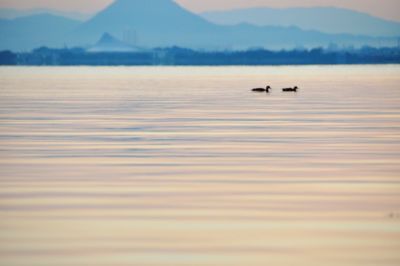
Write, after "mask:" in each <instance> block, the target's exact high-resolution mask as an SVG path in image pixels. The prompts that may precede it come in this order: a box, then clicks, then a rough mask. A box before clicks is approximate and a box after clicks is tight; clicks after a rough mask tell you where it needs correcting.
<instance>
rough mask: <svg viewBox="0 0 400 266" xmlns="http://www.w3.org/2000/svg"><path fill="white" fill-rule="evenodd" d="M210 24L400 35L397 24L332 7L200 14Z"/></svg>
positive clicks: (238, 10) (250, 9) (262, 9)
mask: <svg viewBox="0 0 400 266" xmlns="http://www.w3.org/2000/svg"><path fill="white" fill-rule="evenodd" d="M201 15H202V17H204V18H205V19H207V20H209V21H210V22H213V23H217V24H223V25H235V24H240V23H250V24H253V25H258V26H270V25H274V26H284V27H288V26H296V27H299V28H301V29H304V30H317V31H321V32H325V33H331V34H338V33H348V34H356V35H370V36H376V37H378V36H395V37H396V36H400V23H399V22H395V21H389V20H385V19H381V18H377V17H374V16H371V15H368V14H365V13H361V12H357V11H353V10H349V9H344V8H335V7H311V8H307V7H305V8H263V7H262V8H261V7H260V8H247V9H236V10H229V11H211V12H205V13H202V14H201Z"/></svg>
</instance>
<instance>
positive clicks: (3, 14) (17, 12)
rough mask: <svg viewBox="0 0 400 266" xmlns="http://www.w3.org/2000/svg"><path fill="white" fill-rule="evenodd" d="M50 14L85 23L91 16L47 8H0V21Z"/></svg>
mask: <svg viewBox="0 0 400 266" xmlns="http://www.w3.org/2000/svg"><path fill="white" fill-rule="evenodd" d="M41 14H50V15H54V16H61V17H65V18H70V19H73V20H79V21H85V20H88V19H89V18H91V17H92V16H93V14H88V13H81V12H73V11H61V10H54V9H49V8H34V9H22V10H21V9H13V8H0V19H15V18H20V17H27V16H33V15H41Z"/></svg>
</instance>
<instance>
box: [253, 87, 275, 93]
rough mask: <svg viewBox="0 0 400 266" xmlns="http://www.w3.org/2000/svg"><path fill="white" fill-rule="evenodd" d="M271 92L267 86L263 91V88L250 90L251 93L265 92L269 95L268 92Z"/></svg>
mask: <svg viewBox="0 0 400 266" xmlns="http://www.w3.org/2000/svg"><path fill="white" fill-rule="evenodd" d="M270 90H271V87H270V86H267V87H266V88H265V89H264V88H255V89H252V91H253V92H266V93H269V91H270Z"/></svg>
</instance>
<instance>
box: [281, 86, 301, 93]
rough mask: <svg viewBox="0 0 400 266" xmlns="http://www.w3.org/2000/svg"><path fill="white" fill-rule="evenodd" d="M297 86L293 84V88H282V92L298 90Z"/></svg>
mask: <svg viewBox="0 0 400 266" xmlns="http://www.w3.org/2000/svg"><path fill="white" fill-rule="evenodd" d="M298 89H299V88H298V87H297V86H295V87H294V88H284V89H282V91H284V92H291V91H292V92H297V90H298Z"/></svg>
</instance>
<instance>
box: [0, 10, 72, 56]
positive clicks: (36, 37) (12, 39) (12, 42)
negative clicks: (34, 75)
mask: <svg viewBox="0 0 400 266" xmlns="http://www.w3.org/2000/svg"><path fill="white" fill-rule="evenodd" d="M79 24H80V22H79V21H75V20H72V19H67V18H64V17H59V16H54V15H48V14H43V15H34V16H29V17H22V18H17V19H13V20H0V36H1V38H0V50H6V49H9V50H13V51H29V50H32V49H34V48H37V47H40V46H43V45H46V46H49V47H62V46H64V44H65V41H66V40H67V38H68V34H69V33H70V32H72V31H74V30H75V29H76V27H77V26H78V25H79Z"/></svg>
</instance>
